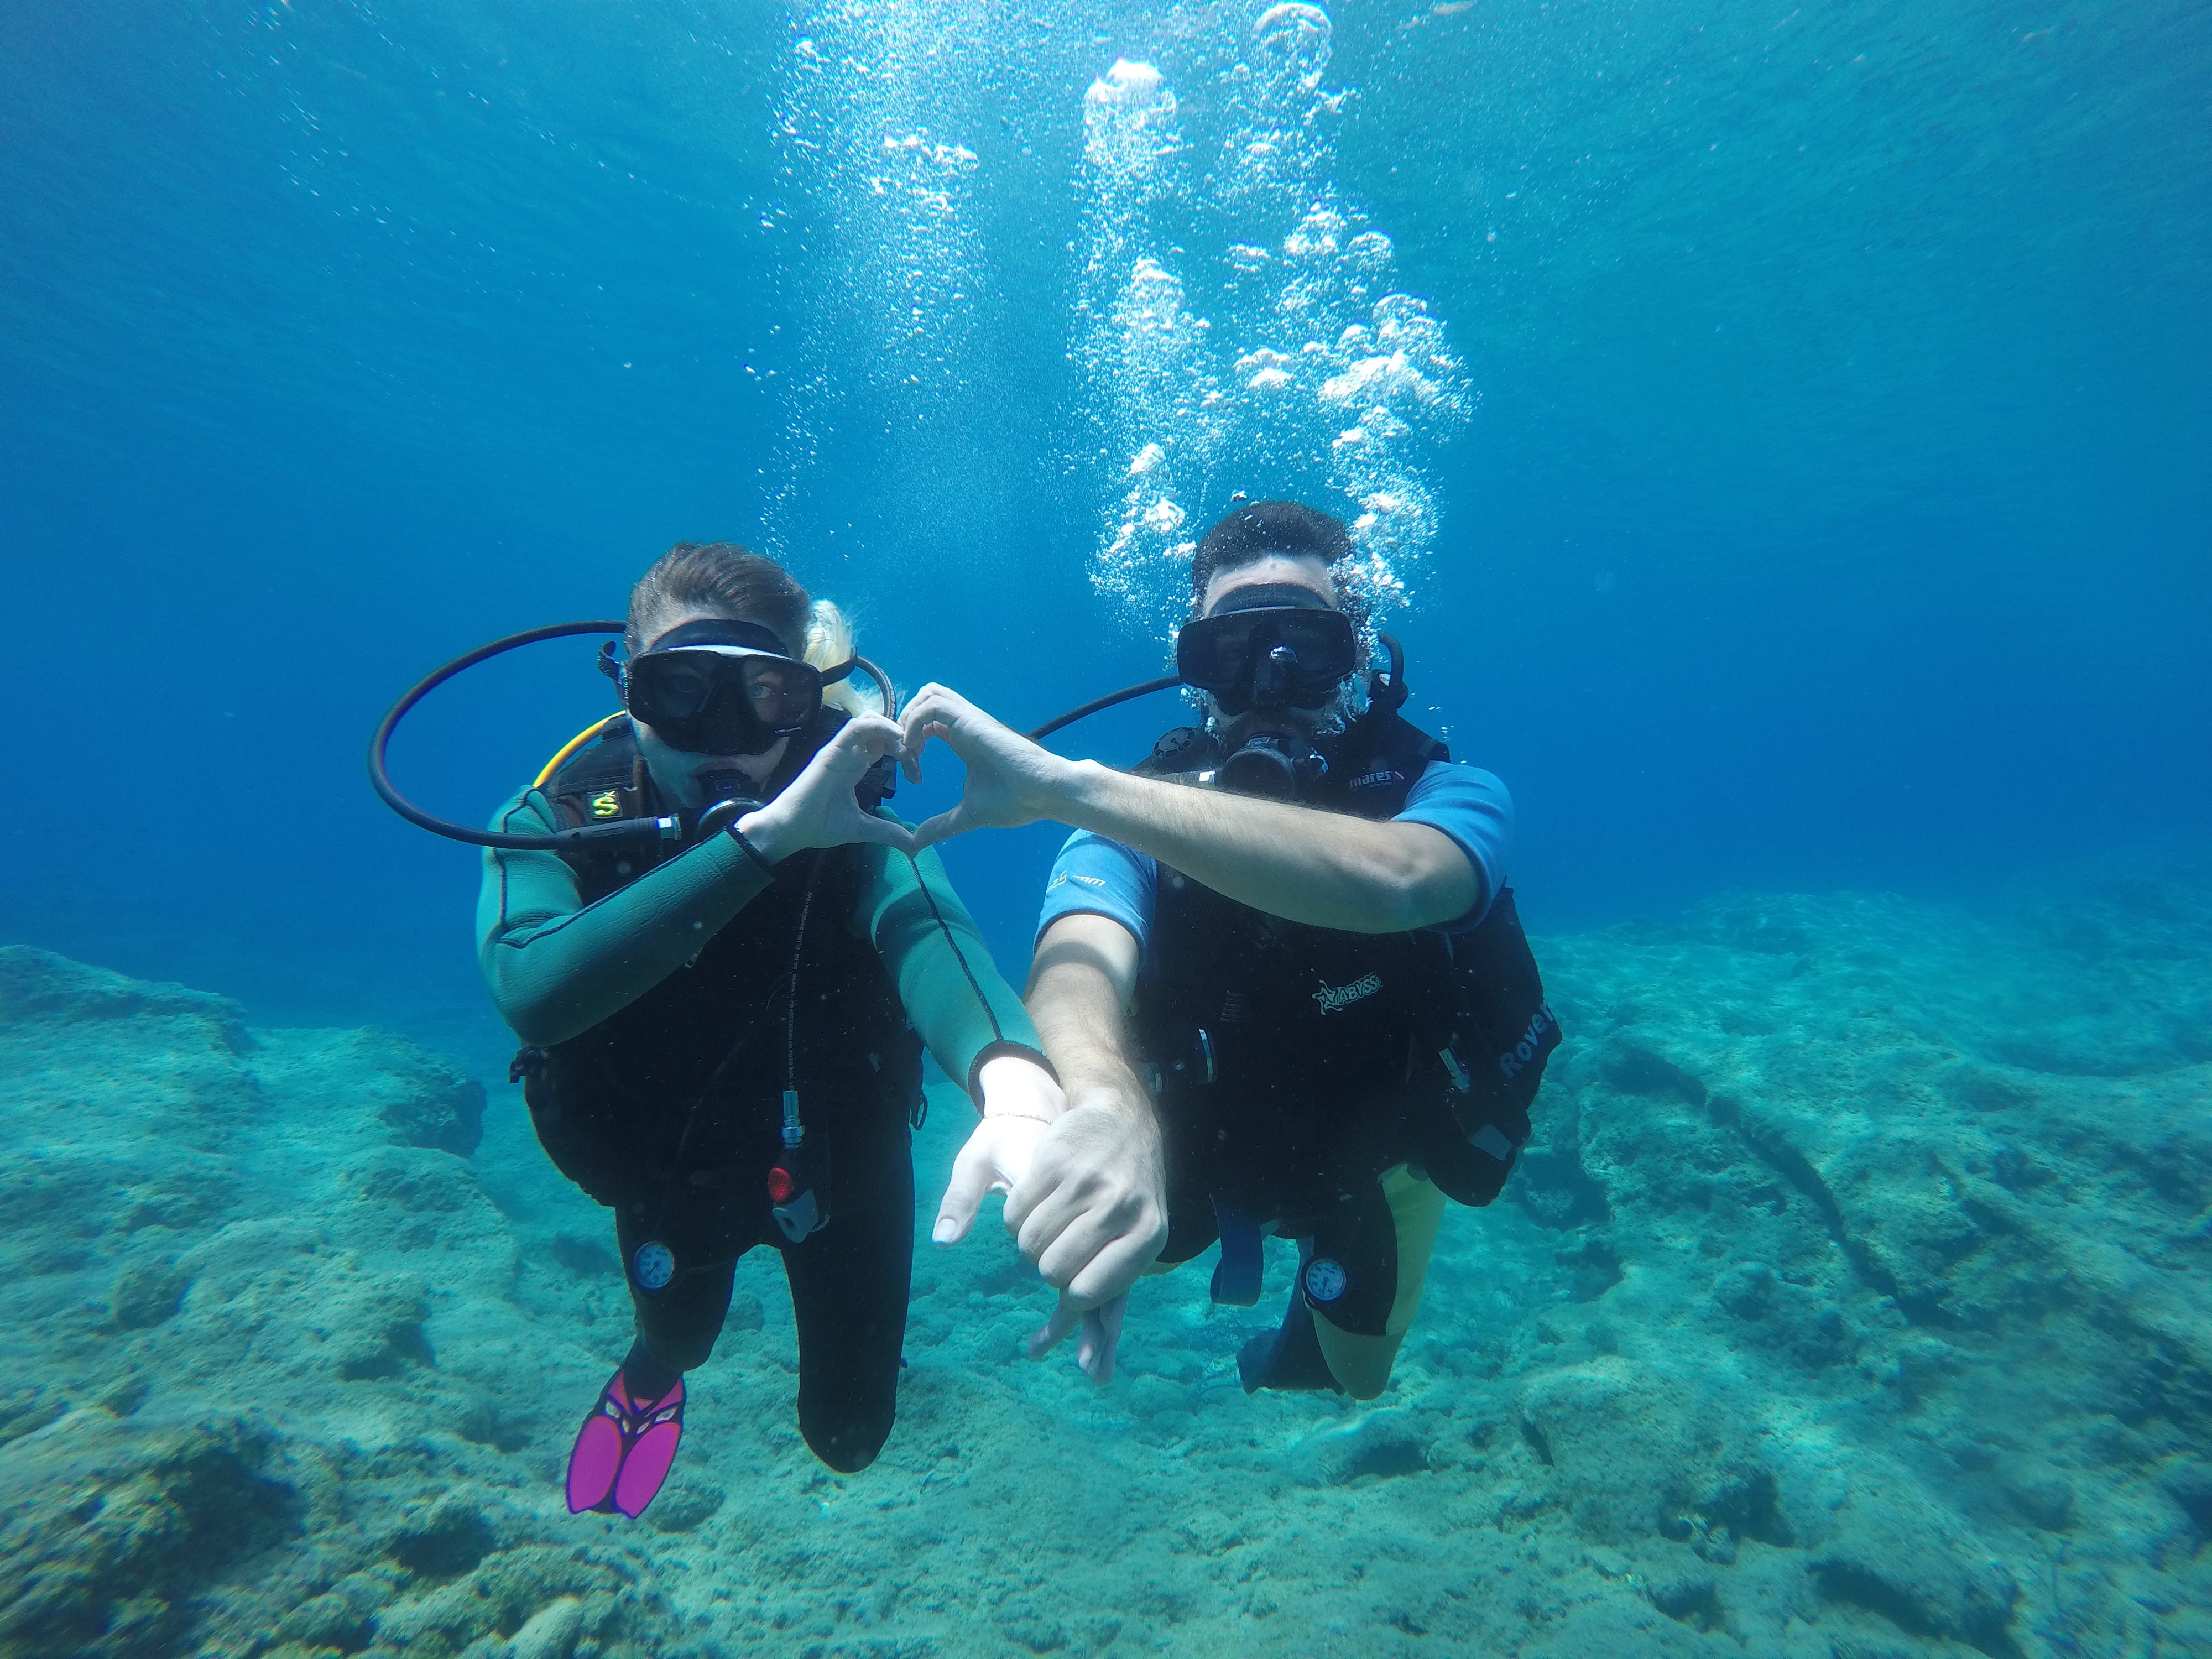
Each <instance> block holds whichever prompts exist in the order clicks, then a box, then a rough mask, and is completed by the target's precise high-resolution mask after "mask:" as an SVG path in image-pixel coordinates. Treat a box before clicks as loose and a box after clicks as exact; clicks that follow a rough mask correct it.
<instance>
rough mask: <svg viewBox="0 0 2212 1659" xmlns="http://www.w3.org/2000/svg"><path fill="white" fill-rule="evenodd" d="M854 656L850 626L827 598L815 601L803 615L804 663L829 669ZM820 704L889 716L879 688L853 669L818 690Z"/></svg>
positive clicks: (867, 677)
mask: <svg viewBox="0 0 2212 1659" xmlns="http://www.w3.org/2000/svg"><path fill="white" fill-rule="evenodd" d="M854 654H855V647H854V643H853V624H852V623H850V622H848V621H847V620H846V617H845V613H844V612H843V611H840V610H839V609H838V608H837V607H836V605H834V604H833V603H831V602H830V601H829V600H828V599H817V600H815V601H814V604H813V605H812V606H811V608H810V609H809V611H807V614H806V653H805V655H806V660H807V661H809V662H811V663H812V664H813V665H815V666H816V667H817V668H820V669H825V670H826V669H831V668H835V667H836V666H838V665H840V664H842V663H846V662H849V661H851V660H852V659H853V657H854ZM822 701H823V702H825V703H827V704H829V707H831V708H842V709H843V710H844V711H845V712H846V713H847V714H886V715H888V714H890V713H891V710H890V708H888V707H885V706H884V690H883V688H882V687H881V686H879V685H878V684H876V683H875V680H874V679H873V678H872V677H870V676H869V675H866V674H864V673H862V672H861V671H860V670H858V669H855V670H854V671H853V672H852V673H850V674H848V675H847V676H846V677H845V678H843V679H842V680H839V681H838V682H837V683H836V684H835V685H825V686H823V688H822Z"/></svg>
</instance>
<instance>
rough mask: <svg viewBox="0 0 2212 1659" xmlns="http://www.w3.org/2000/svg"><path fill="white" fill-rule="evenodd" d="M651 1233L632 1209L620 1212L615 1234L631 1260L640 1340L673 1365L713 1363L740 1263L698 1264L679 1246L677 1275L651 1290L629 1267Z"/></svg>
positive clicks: (692, 1367) (626, 1270) (690, 1367)
mask: <svg viewBox="0 0 2212 1659" xmlns="http://www.w3.org/2000/svg"><path fill="white" fill-rule="evenodd" d="M645 1237H646V1236H645V1235H644V1234H643V1233H642V1232H640V1231H637V1230H636V1229H635V1227H633V1225H631V1222H630V1218H629V1214H628V1212H625V1211H623V1210H617V1211H616V1212H615V1240H616V1243H617V1245H618V1246H619V1248H620V1249H621V1250H622V1259H623V1263H624V1264H625V1265H624V1268H623V1277H624V1279H626V1280H627V1282H628V1283H629V1299H630V1302H631V1303H632V1304H633V1305H634V1306H635V1308H636V1309H637V1335H638V1340H639V1341H641V1343H643V1344H644V1345H645V1346H646V1348H647V1350H648V1351H649V1352H651V1354H652V1356H653V1358H655V1359H657V1360H659V1362H660V1363H661V1364H663V1365H665V1366H666V1367H668V1369H669V1370H678V1371H688V1370H696V1368H697V1367H699V1366H701V1365H703V1364H706V1363H707V1356H708V1355H709V1354H711V1353H713V1352H714V1339H715V1338H716V1337H718V1336H720V1334H722V1321H723V1319H724V1318H725V1317H726V1316H727V1315H728V1313H729V1311H730V1291H731V1288H732V1285H734V1284H735V1282H736V1279H737V1274H738V1264H737V1262H736V1261H735V1260H734V1259H732V1260H730V1261H720V1262H715V1263H713V1264H711V1265H702V1266H700V1267H692V1266H690V1264H689V1263H688V1262H687V1261H686V1260H685V1258H684V1255H682V1254H681V1253H680V1250H679V1254H678V1255H677V1258H676V1276H675V1278H673V1279H670V1280H669V1281H668V1283H667V1284H665V1285H662V1286H661V1287H660V1288H659V1290H657V1291H648V1290H647V1289H645V1288H644V1287H643V1286H642V1285H639V1283H638V1282H637V1279H636V1278H635V1276H634V1275H633V1274H632V1273H630V1271H629V1267H628V1264H629V1262H631V1261H634V1260H635V1257H636V1254H637V1247H638V1246H639V1245H640V1244H641V1243H644V1242H645ZM717 1254H727V1252H717Z"/></svg>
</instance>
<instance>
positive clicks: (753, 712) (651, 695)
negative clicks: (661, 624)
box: [599, 617, 854, 755]
mask: <svg viewBox="0 0 2212 1659" xmlns="http://www.w3.org/2000/svg"><path fill="white" fill-rule="evenodd" d="M599 666H600V668H601V670H602V671H605V673H606V674H607V675H608V677H609V678H611V679H612V680H613V681H614V682H615V684H617V685H618V686H620V687H621V688H622V694H623V706H624V707H626V708H628V709H629V712H630V714H631V716H632V717H633V718H634V719H635V720H639V721H641V722H642V723H643V724H645V725H647V726H651V727H652V728H653V733H654V735H655V736H657V737H658V738H660V739H661V740H662V741H663V742H664V743H665V744H667V745H668V746H669V747H670V748H671V749H678V750H684V752H685V753H687V754H695V755H758V754H763V753H765V752H766V751H767V750H770V749H772V748H774V747H775V744H776V743H777V742H778V741H779V740H780V739H781V738H786V737H788V736H790V735H791V734H792V733H793V732H803V731H805V729H806V728H807V727H808V726H811V725H812V724H813V723H814V720H815V718H816V716H817V715H818V714H821V712H822V689H823V685H824V684H827V683H829V682H831V681H835V680H841V679H843V678H845V677H846V676H847V675H848V674H849V673H851V672H852V671H853V668H854V664H853V663H849V662H848V663H845V664H842V665H840V666H838V667H836V668H834V669H832V670H830V671H829V672H828V673H827V674H825V673H823V671H821V670H820V669H818V668H817V667H815V666H814V665H813V664H811V663H809V662H803V661H801V660H799V659H798V658H796V657H793V656H792V655H790V654H789V653H788V652H787V649H786V648H785V647H784V643H783V641H781V640H780V639H778V638H777V637H776V636H775V634H773V633H771V632H770V631H769V629H765V628H763V627H761V626H760V625H759V624H758V623H745V622H730V621H725V620H722V619H720V618H715V617H709V618H704V619H702V620H701V621H698V622H690V623H684V625H683V626H682V627H680V628H675V629H670V630H669V631H668V632H667V633H665V634H664V635H661V636H660V637H659V639H657V640H655V641H653V644H652V645H651V646H650V647H647V649H646V650H644V651H641V652H640V653H638V654H637V655H636V656H635V657H632V658H630V659H629V660H628V661H626V662H625V661H622V660H620V659H617V657H616V655H615V651H614V647H613V646H611V645H609V646H606V647H603V648H602V649H601V651H600V653H599Z"/></svg>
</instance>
